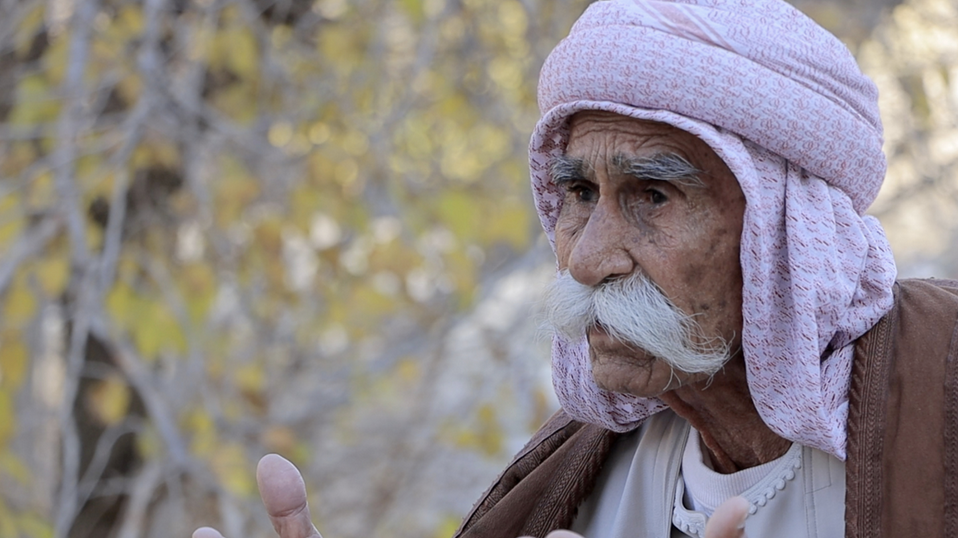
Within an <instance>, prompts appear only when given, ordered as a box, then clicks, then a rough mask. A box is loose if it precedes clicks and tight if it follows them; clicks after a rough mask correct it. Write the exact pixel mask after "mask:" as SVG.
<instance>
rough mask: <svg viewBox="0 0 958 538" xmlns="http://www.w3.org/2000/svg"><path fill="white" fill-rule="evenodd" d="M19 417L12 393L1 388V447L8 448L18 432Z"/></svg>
mask: <svg viewBox="0 0 958 538" xmlns="http://www.w3.org/2000/svg"><path fill="white" fill-rule="evenodd" d="M16 427H17V415H16V410H15V409H14V406H13V399H12V398H11V397H10V391H8V390H6V389H3V388H0V447H5V446H7V442H8V441H9V440H10V437H11V436H12V435H13V433H14V432H15V431H16Z"/></svg>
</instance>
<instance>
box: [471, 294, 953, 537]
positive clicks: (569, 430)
mask: <svg viewBox="0 0 958 538" xmlns="http://www.w3.org/2000/svg"><path fill="white" fill-rule="evenodd" d="M617 437H618V434H616V433H614V432H611V431H609V430H606V429H603V428H601V427H599V426H594V425H591V424H583V423H580V422H575V421H573V420H572V419H571V418H569V416H568V415H566V414H565V413H563V412H562V411H559V412H558V413H556V414H555V415H554V416H553V417H552V418H551V419H549V421H548V422H547V423H546V424H545V425H544V426H542V428H540V429H539V431H538V432H536V434H535V435H534V436H533V437H532V439H531V440H530V441H529V443H528V444H527V445H526V446H525V447H524V448H523V449H522V450H521V451H520V452H519V454H517V455H516V457H515V458H514V459H513V461H512V463H511V464H509V466H508V467H506V469H505V471H503V473H502V474H501V475H500V476H499V478H498V479H497V480H496V481H495V482H494V483H493V484H492V486H491V487H490V488H489V490H488V491H487V492H486V493H485V494H484V495H483V496H482V497H481V498H480V499H479V502H478V503H476V506H475V507H474V508H473V510H472V512H471V513H470V514H469V515H468V516H467V517H466V518H465V520H464V521H463V523H462V527H461V528H460V529H459V531H458V532H457V533H456V535H455V537H454V538H516V537H518V536H525V535H528V536H534V537H537V538H542V537H544V536H545V535H546V534H548V533H549V532H550V531H553V530H555V529H565V528H569V527H570V526H571V525H572V521H573V520H574V519H575V515H576V510H577V509H578V507H579V504H580V503H581V502H582V501H583V500H585V499H586V498H587V497H588V496H589V494H590V493H591V492H592V489H593V487H594V486H595V481H596V479H597V478H598V475H599V472H600V471H601V469H602V465H603V463H604V462H605V459H606V456H607V455H608V453H609V449H610V448H611V447H612V444H613V443H614V442H615V440H616V438H617ZM845 479H846V490H845V536H846V537H847V538H879V537H886V538H891V537H906V536H921V537H923V538H929V537H933V536H948V537H958V282H956V281H948V280H903V281H900V282H899V283H897V284H896V285H895V304H894V306H893V307H892V310H891V311H890V312H889V313H888V314H887V315H885V317H883V318H882V319H881V321H879V322H878V323H877V324H876V325H875V326H874V327H873V328H872V329H871V330H870V331H868V333H866V334H865V335H864V336H862V337H861V338H859V339H858V341H857V342H856V344H855V362H854V365H853V367H852V382H851V390H850V392H849V414H848V458H847V460H846V463H845ZM586 538H590V537H586ZM662 538H665V537H662ZM759 538H761V537H759Z"/></svg>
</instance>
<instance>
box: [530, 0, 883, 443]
mask: <svg viewBox="0 0 958 538" xmlns="http://www.w3.org/2000/svg"><path fill="white" fill-rule="evenodd" d="M539 107H540V110H541V111H542V117H541V119H540V120H539V123H538V124H537V125H536V128H535V131H534V132H533V135H532V141H531V143H530V151H529V164H530V171H531V174H532V184H533V194H534V196H535V201H536V208H537V211H538V213H539V218H540V220H541V222H542V226H543V228H544V229H545V232H546V234H547V235H548V237H549V240H550V241H553V242H554V240H555V235H554V228H555V222H556V218H557V216H558V214H559V210H560V209H561V203H562V193H561V192H560V191H559V189H558V188H556V186H555V185H554V184H553V183H552V182H551V179H550V177H549V163H550V162H551V159H552V158H553V157H554V156H556V155H559V154H561V153H562V152H563V151H564V149H565V145H566V141H567V138H568V120H569V118H570V116H571V115H572V114H574V113H575V112H577V111H580V110H605V111H609V112H615V113H617V114H622V115H624V116H630V117H633V118H638V119H645V120H654V121H660V122H665V123H668V124H671V125H673V126H675V127H678V128H680V129H683V130H685V131H688V132H690V133H692V134H694V135H696V136H698V137H699V138H701V139H702V140H704V141H705V142H706V143H707V144H709V145H710V146H711V147H712V149H713V150H715V152H716V153H717V154H718V155H719V156H720V157H721V158H722V159H723V160H724V161H725V162H726V164H728V166H729V168H730V169H731V170H732V172H733V173H734V174H735V176H736V178H737V179H738V181H739V183H740V184H741V187H742V190H743V192H744V193H745V197H746V209H745V216H744V230H743V233H742V248H741V262H742V272H743V280H744V285H743V302H744V304H743V314H744V329H743V334H742V340H743V348H744V353H745V362H746V366H747V369H748V382H749V388H750V391H751V394H752V399H753V400H754V402H755V406H756V408H757V409H758V412H759V414H760V415H761V416H762V418H763V420H764V421H765V422H766V423H767V424H768V425H769V427H771V428H772V430H774V431H775V432H776V433H778V434H779V435H781V436H783V437H785V438H786V439H789V440H791V441H794V442H797V443H800V444H803V445H808V446H812V447H814V448H818V449H821V450H824V451H825V452H828V453H830V454H833V455H835V456H836V457H839V458H841V459H844V457H845V443H846V435H845V423H846V420H847V416H848V394H847V393H848V388H849V383H850V377H851V362H852V350H853V343H854V341H855V340H856V339H857V338H858V337H859V336H861V335H862V334H864V333H865V332H866V331H867V330H868V329H869V328H871V327H872V326H873V325H874V324H875V323H877V322H878V320H879V319H881V317H882V316H883V315H884V314H885V313H886V312H888V310H889V309H890V308H891V306H892V291H891V290H892V285H893V283H894V280H895V277H896V268H895V263H894V259H893V257H892V254H891V250H890V248H889V246H888V242H887V240H886V238H885V234H884V232H883V230H882V228H881V226H880V225H879V223H878V221H877V220H876V219H875V218H874V217H870V216H863V213H864V211H865V209H866V208H867V207H868V206H869V205H870V204H871V203H872V201H873V200H874V198H875V196H876V195H877V193H878V189H879V187H880V186H881V183H882V180H883V178H884V174H885V158H884V155H883V154H882V151H881V145H882V127H881V120H880V119H879V115H878V107H877V90H876V89H875V86H874V84H873V83H872V82H871V81H870V80H869V79H868V78H867V77H865V76H864V75H863V74H862V73H861V72H860V70H859V69H858V66H857V65H856V63H855V60H854V58H853V57H852V56H851V54H850V53H849V52H848V50H847V49H846V48H845V47H844V45H842V44H841V42H839V41H838V40H837V39H836V38H835V37H834V36H832V35H831V34H829V33H828V32H826V31H825V30H824V29H822V28H821V27H819V26H818V25H817V24H815V23H814V22H812V21H811V20H810V19H808V18H807V17H805V16H804V15H802V14H801V13H800V12H798V11H797V10H795V9H794V8H792V7H791V6H789V5H788V4H786V3H784V2H780V1H777V0H748V1H745V0H686V1H683V2H663V1H654V2H653V1H639V0H613V1H604V2H596V3H594V4H592V5H591V6H590V7H589V8H588V9H587V10H586V12H585V13H584V14H583V15H582V17H581V18H580V19H579V21H578V22H577V23H576V24H575V25H574V26H573V28H572V30H571V32H570V34H569V37H567V38H566V39H564V40H563V41H562V42H561V43H560V44H559V45H558V46H557V47H556V49H555V50H554V51H553V52H552V54H551V55H550V56H549V58H548V59H547V60H546V62H545V64H544V66H543V68H542V73H541V75H540V79H539ZM553 384H554V386H555V389H556V393H557V395H558V397H559V401H560V403H561V404H562V407H563V408H564V409H565V410H566V412H568V413H569V414H570V415H571V416H573V417H575V418H576V419H578V420H581V421H585V422H590V423H594V424H598V425H601V426H604V427H606V428H610V429H612V430H615V431H627V430H630V429H633V428H635V427H637V426H638V425H639V424H640V423H641V422H642V421H643V420H644V419H645V418H647V417H648V416H650V415H651V414H653V413H655V412H656V411H658V410H661V409H663V408H664V407H665V405H664V404H663V403H662V402H661V401H659V400H657V399H645V398H638V397H634V396H631V395H628V394H622V393H613V392H608V391H604V390H601V389H599V388H598V387H597V386H596V384H595V382H594V380H593V379H592V373H591V368H590V365H589V352H588V344H587V343H586V341H585V338H584V337H583V338H582V339H581V340H579V341H576V342H571V341H567V340H564V339H563V338H561V337H558V336H557V337H556V338H555V340H554V342H553Z"/></svg>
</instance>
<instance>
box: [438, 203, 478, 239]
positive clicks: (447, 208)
mask: <svg viewBox="0 0 958 538" xmlns="http://www.w3.org/2000/svg"><path fill="white" fill-rule="evenodd" d="M475 198H476V197H475V196H474V195H470V194H469V193H466V192H464V191H449V192H446V193H445V194H443V195H442V197H441V198H440V199H439V217H440V218H441V219H442V222H443V223H444V224H446V226H448V227H449V229H450V230H451V231H452V233H453V234H454V235H455V236H456V237H457V238H460V239H469V238H471V237H474V236H475V234H476V233H477V232H478V231H479V230H478V228H479V223H480V214H479V207H478V206H477V204H476V199H475Z"/></svg>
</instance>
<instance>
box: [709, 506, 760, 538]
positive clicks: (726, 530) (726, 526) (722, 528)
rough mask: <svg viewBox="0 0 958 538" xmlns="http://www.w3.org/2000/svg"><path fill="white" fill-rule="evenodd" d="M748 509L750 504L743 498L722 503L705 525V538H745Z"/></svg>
mask: <svg viewBox="0 0 958 538" xmlns="http://www.w3.org/2000/svg"><path fill="white" fill-rule="evenodd" d="M748 508H749V502H748V501H746V500H745V499H744V498H742V497H732V498H731V499H729V500H727V501H725V502H724V503H722V505H721V506H719V507H718V508H716V509H715V513H714V514H712V517H710V518H709V520H708V523H706V524H705V538H745V518H747V517H748Z"/></svg>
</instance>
